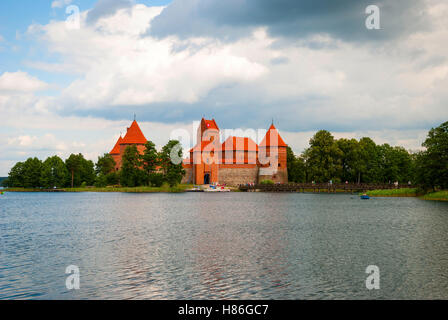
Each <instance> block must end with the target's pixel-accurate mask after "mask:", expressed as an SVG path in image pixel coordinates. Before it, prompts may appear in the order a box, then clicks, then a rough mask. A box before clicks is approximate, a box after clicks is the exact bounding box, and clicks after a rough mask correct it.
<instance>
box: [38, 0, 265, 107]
mask: <svg viewBox="0 0 448 320" xmlns="http://www.w3.org/2000/svg"><path fill="white" fill-rule="evenodd" d="M161 10H162V7H146V6H144V5H135V6H134V7H133V8H132V10H131V13H130V14H129V10H127V9H123V10H119V11H118V12H117V13H116V14H115V15H113V16H110V17H107V18H102V19H101V20H99V21H98V23H97V24H96V25H94V26H93V27H89V26H86V25H85V24H84V23H83V28H81V30H70V29H67V28H65V26H64V22H52V23H50V24H48V25H46V26H37V25H34V26H32V27H31V28H30V29H29V32H30V33H31V34H40V35H41V39H42V40H44V41H46V43H47V44H48V46H49V49H50V50H51V51H54V52H56V53H59V54H61V55H62V56H63V57H64V64H66V65H67V66H73V65H74V66H76V67H75V68H72V69H76V70H77V71H78V72H83V73H84V77H82V78H80V79H78V80H76V81H74V82H73V83H72V84H71V85H70V86H69V87H68V88H66V89H65V90H63V92H62V96H63V99H65V100H67V101H72V102H73V104H74V105H75V107H77V108H92V107H94V108H97V107H99V106H105V107H107V106H116V105H140V104H145V103H153V102H186V103H193V102H197V101H199V100H200V99H201V97H203V96H205V95H206V94H207V93H208V92H209V91H210V90H212V89H213V88H215V87H217V86H220V85H225V84H231V83H235V82H247V81H252V80H254V79H256V78H257V77H259V76H261V75H262V74H264V73H265V72H266V70H267V69H266V68H265V67H264V66H262V65H260V64H258V63H255V62H253V61H250V60H249V59H247V58H246V57H244V55H238V54H235V53H234V52H232V47H231V46H228V45H225V44H220V43H214V44H212V45H206V46H204V47H202V48H201V47H200V46H202V45H203V44H202V42H203V40H202V39H192V40H191V42H190V43H189V44H194V45H195V46H196V49H190V50H188V49H187V50H183V51H178V52H176V51H175V50H174V49H175V47H176V46H178V45H182V43H179V42H178V41H177V40H176V39H165V40H156V39H152V38H149V37H143V36H142V35H143V34H144V33H145V32H146V30H147V29H148V27H149V21H150V20H151V19H152V18H153V17H155V16H156V15H158V14H159V13H160V11H161ZM82 17H83V19H85V17H86V15H85V13H83V15H82ZM39 66H40V67H41V68H44V69H47V70H51V69H52V70H55V69H56V68H57V67H55V66H50V65H43V64H40V65H39ZM59 69H62V68H59Z"/></svg>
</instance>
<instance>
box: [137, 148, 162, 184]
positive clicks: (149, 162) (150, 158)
mask: <svg viewBox="0 0 448 320" xmlns="http://www.w3.org/2000/svg"><path fill="white" fill-rule="evenodd" d="M141 159H142V166H143V171H144V172H145V180H146V182H147V184H149V183H151V184H153V185H156V184H157V185H158V184H159V181H160V178H159V176H157V175H156V174H155V172H156V169H157V166H159V165H160V159H159V154H158V152H157V150H156V145H155V144H154V143H153V142H152V141H148V142H146V144H145V150H144V151H143V155H142V156H141ZM162 183H163V182H162Z"/></svg>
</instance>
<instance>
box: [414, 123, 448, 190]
mask: <svg viewBox="0 0 448 320" xmlns="http://www.w3.org/2000/svg"><path fill="white" fill-rule="evenodd" d="M422 146H423V147H425V148H426V150H425V151H423V152H421V153H419V154H418V155H417V160H416V169H415V170H416V179H417V182H418V183H419V184H421V185H422V186H424V187H426V188H429V187H430V188H432V189H433V190H435V189H437V188H442V189H446V188H448V121H447V122H444V123H442V124H441V125H440V126H438V127H437V128H432V129H431V130H430V131H429V132H428V136H427V138H426V140H425V142H423V144H422Z"/></svg>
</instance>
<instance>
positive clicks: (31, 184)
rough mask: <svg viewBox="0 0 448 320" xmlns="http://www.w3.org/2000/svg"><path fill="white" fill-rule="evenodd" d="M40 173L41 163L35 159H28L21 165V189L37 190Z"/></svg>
mask: <svg viewBox="0 0 448 320" xmlns="http://www.w3.org/2000/svg"><path fill="white" fill-rule="evenodd" d="M41 172H42V161H40V160H39V159H37V158H28V159H27V160H26V161H25V163H24V164H23V172H22V174H23V187H25V188H39V187H40V176H41Z"/></svg>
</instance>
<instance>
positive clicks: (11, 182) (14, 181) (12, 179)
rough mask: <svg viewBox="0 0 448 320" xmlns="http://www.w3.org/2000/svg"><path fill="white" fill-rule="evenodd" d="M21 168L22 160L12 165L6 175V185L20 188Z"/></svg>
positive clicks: (22, 182)
mask: <svg viewBox="0 0 448 320" xmlns="http://www.w3.org/2000/svg"><path fill="white" fill-rule="evenodd" d="M23 169H24V163H23V162H17V163H16V164H15V165H14V167H12V168H11V170H10V171H9V175H8V187H10V188H20V187H23V186H24V180H23Z"/></svg>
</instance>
